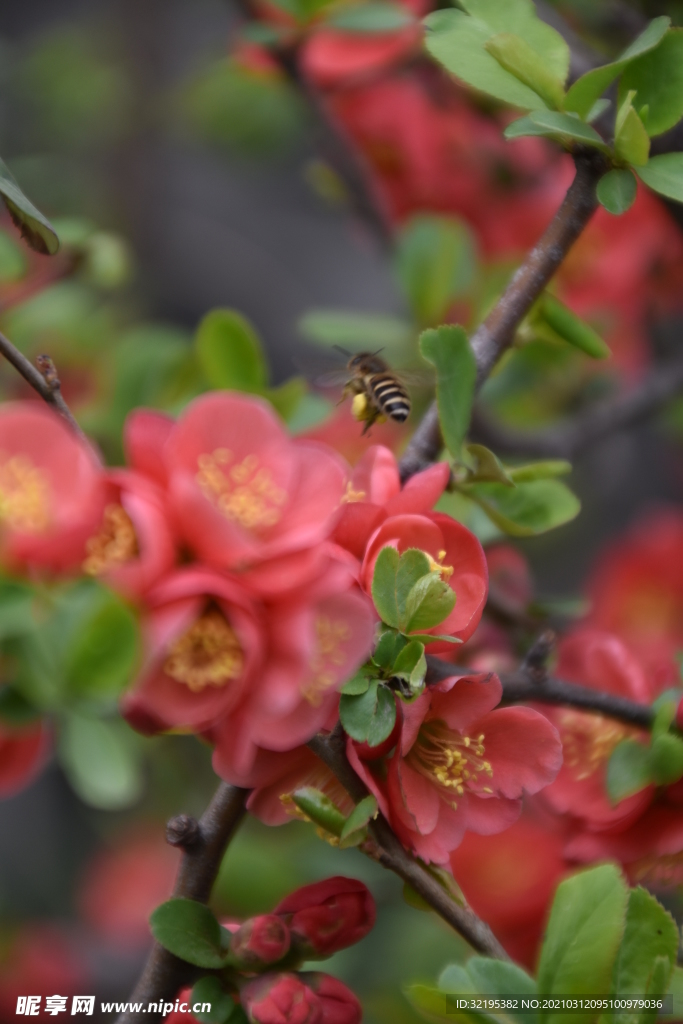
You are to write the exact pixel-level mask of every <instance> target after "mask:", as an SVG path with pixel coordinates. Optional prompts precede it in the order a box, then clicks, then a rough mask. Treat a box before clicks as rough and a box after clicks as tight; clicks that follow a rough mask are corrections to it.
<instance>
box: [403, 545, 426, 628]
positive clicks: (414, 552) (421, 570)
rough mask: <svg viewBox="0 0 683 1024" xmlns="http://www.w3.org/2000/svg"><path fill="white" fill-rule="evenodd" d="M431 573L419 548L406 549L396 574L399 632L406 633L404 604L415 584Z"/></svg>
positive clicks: (424, 555)
mask: <svg viewBox="0 0 683 1024" xmlns="http://www.w3.org/2000/svg"><path fill="white" fill-rule="evenodd" d="M431 571H432V567H431V565H430V564H429V559H428V558H427V555H426V554H425V552H424V551H421V550H420V549H419V548H408V549H407V551H404V552H403V554H402V555H401V557H400V559H399V563H398V571H397V573H396V602H397V606H398V625H399V629H400V630H401V632H403V633H405V632H407V629H406V623H407V620H408V613H407V612H406V603H407V601H408V597H409V595H410V592H411V591H412V589H413V587H414V586H415V584H416V583H417V582H418V581H419V580H421V579H423V578H424V577H426V576H429V574H430V573H431Z"/></svg>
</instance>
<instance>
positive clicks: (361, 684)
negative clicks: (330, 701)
mask: <svg viewBox="0 0 683 1024" xmlns="http://www.w3.org/2000/svg"><path fill="white" fill-rule="evenodd" d="M369 685H370V677H369V676H368V675H367V674H366V673H365V671H364V670H363V669H360V670H359V671H358V672H356V674H355V676H354V677H353V679H349V681H348V683H344V685H343V686H342V688H341V693H348V694H349V695H350V696H351V697H357V696H358V695H359V694H360V693H365V691H366V690H367V688H368V687H369Z"/></svg>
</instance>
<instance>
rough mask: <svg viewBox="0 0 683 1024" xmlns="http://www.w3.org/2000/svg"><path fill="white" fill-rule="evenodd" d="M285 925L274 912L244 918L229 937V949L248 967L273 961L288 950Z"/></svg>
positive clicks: (288, 943)
mask: <svg viewBox="0 0 683 1024" xmlns="http://www.w3.org/2000/svg"><path fill="white" fill-rule="evenodd" d="M290 941H291V937H290V933H289V928H288V927H287V925H286V924H285V923H284V921H283V920H282V919H281V918H280V917H277V915H276V914H274V913H273V914H260V915H259V916H258V917H250V918H249V920H247V921H245V922H244V923H243V924H241V925H240V927H239V928H238V929H237V931H236V932H235V933H234V934H233V936H232V938H231V940H230V952H231V953H232V954H233V956H235V957H236V958H237V959H238V960H239V961H240V965H241V967H243V968H244V969H245V970H248V971H255V970H259V969H260V968H261V967H263V966H265V965H266V964H274V963H277V961H278V960H282V958H283V957H284V956H285V955H286V954H287V953H288V952H289V945H290Z"/></svg>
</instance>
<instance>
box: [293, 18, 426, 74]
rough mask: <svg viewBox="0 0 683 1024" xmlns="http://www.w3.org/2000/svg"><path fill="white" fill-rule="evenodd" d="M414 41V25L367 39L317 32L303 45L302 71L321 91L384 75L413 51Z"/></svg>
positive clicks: (329, 31)
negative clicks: (382, 73) (383, 72)
mask: <svg viewBox="0 0 683 1024" xmlns="http://www.w3.org/2000/svg"><path fill="white" fill-rule="evenodd" d="M418 41H419V31H418V29H417V26H415V25H408V26H407V27H406V28H402V29H400V30H398V31H395V32H391V33H389V32H387V33H382V34H381V35H380V34H372V35H370V36H363V35H359V34H358V33H345V32H339V31H335V30H330V29H325V28H319V29H318V30H317V31H316V32H314V33H312V34H311V35H310V36H309V37H308V39H307V40H306V42H305V44H304V47H303V55H302V60H303V68H304V71H305V73H306V75H307V76H310V78H312V79H313V81H315V83H316V85H318V86H320V87H322V88H334V87H335V86H340V85H341V86H343V85H347V84H349V82H353V81H359V80H363V79H365V78H367V77H368V76H372V75H374V74H377V73H381V72H382V71H386V70H387V69H388V68H390V67H391V66H392V65H393V64H396V63H398V62H399V61H401V60H405V59H406V58H407V57H408V56H409V55H410V54H411V53H412V52H413V51H414V50H415V49H416V47H417V44H418Z"/></svg>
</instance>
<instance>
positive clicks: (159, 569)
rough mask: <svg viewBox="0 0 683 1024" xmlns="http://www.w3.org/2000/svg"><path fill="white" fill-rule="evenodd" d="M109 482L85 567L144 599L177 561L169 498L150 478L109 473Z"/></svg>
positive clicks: (121, 471) (116, 587) (129, 595)
mask: <svg viewBox="0 0 683 1024" xmlns="http://www.w3.org/2000/svg"><path fill="white" fill-rule="evenodd" d="M104 484H105V500H106V506H105V509H104V515H103V518H102V523H101V526H100V529H99V531H98V532H97V533H96V534H95V535H94V536H93V537H91V538H90V539H89V540H88V542H87V545H86V548H87V556H86V559H85V562H84V564H83V569H84V571H85V572H86V573H87V574H88V575H90V576H99V577H101V578H102V579H103V580H104V582H105V583H107V584H108V585H109V586H110V587H112V588H113V589H114V590H117V591H119V592H120V593H122V594H123V595H124V597H127V598H130V599H137V598H141V597H142V596H143V595H144V593H145V592H146V591H147V590H149V588H150V587H151V586H153V585H154V584H155V583H157V582H158V581H159V580H160V579H161V577H162V576H164V575H166V573H167V572H169V571H170V570H171V569H172V568H173V564H174V562H175V543H174V539H173V534H172V531H171V527H170V524H169V522H168V520H167V517H166V513H165V496H164V494H163V492H162V491H161V490H160V489H159V488H158V487H157V486H156V485H155V484H154V483H152V482H151V481H150V480H149V479H148V478H146V477H144V476H142V475H141V474H139V473H132V472H130V471H129V470H125V469H119V470H111V471H110V472H108V473H106V474H105V475H104Z"/></svg>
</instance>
